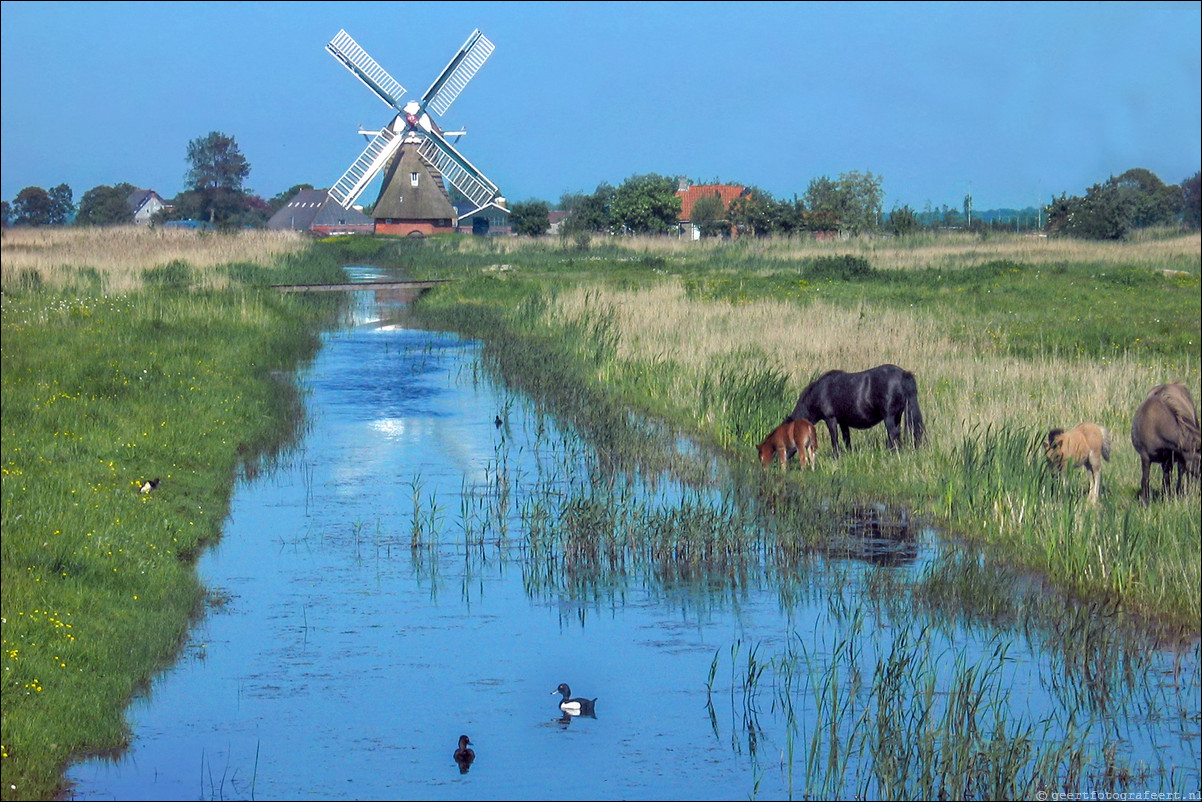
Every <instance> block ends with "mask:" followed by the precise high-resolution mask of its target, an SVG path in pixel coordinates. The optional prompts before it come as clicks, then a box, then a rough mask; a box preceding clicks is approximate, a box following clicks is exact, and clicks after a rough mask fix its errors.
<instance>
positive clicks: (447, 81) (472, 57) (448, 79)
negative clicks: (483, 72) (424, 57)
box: [422, 30, 495, 117]
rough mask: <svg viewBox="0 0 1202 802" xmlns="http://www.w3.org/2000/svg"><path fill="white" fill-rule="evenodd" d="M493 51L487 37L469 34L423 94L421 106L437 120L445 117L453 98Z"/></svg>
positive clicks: (457, 95) (476, 33) (478, 33)
mask: <svg viewBox="0 0 1202 802" xmlns="http://www.w3.org/2000/svg"><path fill="white" fill-rule="evenodd" d="M494 49H495V48H494V47H493V43H492V42H490V41H488V37H486V36H485V35H484V34H482V33H480V31H479V30H475V31H472V35H471V36H469V37H468V38H467V41H466V42H464V43H463V47H461V48H459V52H458V53H456V54H455V57H454V58H452V59H451V61H450V63H449V64H447V66H446V67H445V68H444V69H443V71H442V73H441V74H439V76H438V77H437V78H436V79H435V80H434V83H432V84H430V88H429V89H427V90H426V94H424V95H422V106H423V107H424V108H427V109H430V110H432V111H433V112H434V113H435V114H437V115H439V116H440V117H441V116H442V115H443V114H446V112H447V109H449V108H450V107H451V104H452V103H454V102H455V98H457V97H459V93H460V92H462V91H463V87H465V86H467V82H468V81H470V80H472V77H473V76H474V75H475V74H476V73H477V72H479V71H480V67H482V66H483V65H484V62H485V61H487V60H488V57H489V56H491V55H492V51H493V50H494Z"/></svg>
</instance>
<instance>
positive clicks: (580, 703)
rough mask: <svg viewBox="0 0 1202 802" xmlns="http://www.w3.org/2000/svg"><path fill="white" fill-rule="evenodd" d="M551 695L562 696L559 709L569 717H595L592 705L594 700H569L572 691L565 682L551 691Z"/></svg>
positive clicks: (594, 702) (594, 703)
mask: <svg viewBox="0 0 1202 802" xmlns="http://www.w3.org/2000/svg"><path fill="white" fill-rule="evenodd" d="M551 693H553V694H554V693H561V694H563V699H561V700H560V702H559V709H560V710H562V711H563V712H565V713H567V714H568V715H569V716H581V715H583V716H592V715H595V710H594V705H596V703H597V700H596V699H584V698H576V699H572V698H570V697H571V696H572V689H571V688H569V687H568V684H567V683H566V682H561V683H560V684H559V687H558V688H556V689H555V690H553V691H551Z"/></svg>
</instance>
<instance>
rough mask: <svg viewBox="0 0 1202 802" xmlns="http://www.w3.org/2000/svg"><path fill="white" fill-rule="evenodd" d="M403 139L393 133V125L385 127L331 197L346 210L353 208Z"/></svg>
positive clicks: (335, 185) (332, 191) (340, 179)
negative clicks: (353, 204) (352, 205)
mask: <svg viewBox="0 0 1202 802" xmlns="http://www.w3.org/2000/svg"><path fill="white" fill-rule="evenodd" d="M403 139H404V137H401V136H397V135H396V134H395V133H393V130H392V126H391V125H388V126H385V127H384V129H383V130H382V131H380V133H378V134H376V135H375V136H374V137H373V138H372V140H371V142H368V143H367V148H366V149H365V150H364V151H363V153H361V154H360V155H359V158H358V159H356V160H355V163H354V164H352V165H351V166H350V169H348V170H347V171H346V172H345V173H343V174H342V178H339V179H338V181H337V183H335V184H334V186H333V187H332V188H331V189H330V197H331V198H333V199H334V200H335V201H337V202H338V203H339V204H341V205H342V207H343V208H344V209H349V208H351V204H352V203H354V202H355V199H356V198H358V197H359V195H361V194H362V193H363V190H364V189H366V188H367V185H368V184H370V183H371V180H372V179H373V178H375V177H376V173H378V172H380V171H381V170H383V169H384V165H386V164H387V163H388V160H389V159H390V158H392V154H394V153H396V151H397V148H399V147H400V146H401V141H402V140H403Z"/></svg>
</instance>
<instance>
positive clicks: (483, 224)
mask: <svg viewBox="0 0 1202 802" xmlns="http://www.w3.org/2000/svg"><path fill="white" fill-rule="evenodd" d="M475 208H476V205H475V204H474V203H472V202H471V201H461V202H459V203H456V204H455V211H456V214H457V215H458V216H459V223H458V225H457V226H456V228H455V230H456V231H458V232H459V233H460V234H475V235H476V236H478V237H496V236H500V235H502V234H512V233H513V227H512V226H511V225H510V223H509V212H508V211H506V210H505V209H500V208H497V207H496V206H486V207H485V208H483V209H480V210H479V211H477V212H475V213H474V214H472V215H471V216H470V217H464V216H463V215H464V214H465V213H467V212H471V211H472V210H473V209H475Z"/></svg>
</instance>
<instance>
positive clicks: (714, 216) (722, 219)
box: [689, 192, 730, 237]
mask: <svg viewBox="0 0 1202 802" xmlns="http://www.w3.org/2000/svg"><path fill="white" fill-rule="evenodd" d="M689 216H690V217H691V218H692V219H691V220H690V221H689V222H691V223H692V224H693V225H695V226H697V228H698V230H699V231H700V232H701V236H703V237H718V236H722V235H723V234H729V233H730V225H729V224H728V223H727V222H726V206H725V205H724V204H723V203H722V197H721V196H720V195H719V194H718V193H717V192H714V194H712V195H702V196H701V197H700V198H698V199H697V200H696V202H694V203H693V211H692V212H691V213H690V214H689Z"/></svg>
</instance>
